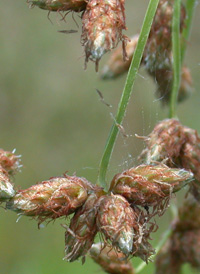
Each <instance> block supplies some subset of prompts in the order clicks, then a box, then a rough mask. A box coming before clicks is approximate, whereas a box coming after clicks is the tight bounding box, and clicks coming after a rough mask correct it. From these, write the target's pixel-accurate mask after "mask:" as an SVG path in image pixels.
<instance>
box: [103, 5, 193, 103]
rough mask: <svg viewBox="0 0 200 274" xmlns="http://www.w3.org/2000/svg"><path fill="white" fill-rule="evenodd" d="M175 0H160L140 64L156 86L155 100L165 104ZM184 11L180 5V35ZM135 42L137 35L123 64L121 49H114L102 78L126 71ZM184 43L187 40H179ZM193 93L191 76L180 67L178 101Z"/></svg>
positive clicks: (170, 74) (170, 79)
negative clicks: (157, 99)
mask: <svg viewBox="0 0 200 274" xmlns="http://www.w3.org/2000/svg"><path fill="white" fill-rule="evenodd" d="M173 7H174V0H161V1H160V2H159V5H158V9H157V12H156V15H155V18H154V21H153V24H152V27H151V31H150V34H149V38H148V40H147V44H146V47H145V50H144V54H143V58H142V62H141V65H143V66H144V67H145V69H146V71H147V72H148V73H149V75H150V76H151V77H152V78H153V79H154V81H155V83H156V85H157V97H158V98H159V99H161V102H162V103H168V102H169V99H170V94H171V90H172V83H173V69H172V65H173V56H172V17H173ZM185 18H186V11H185V7H184V6H183V5H182V6H181V18H180V32H181V33H182V31H183V29H184V26H185V23H184V22H185ZM137 42H138V35H135V36H133V38H132V39H131V41H129V42H127V52H128V58H127V59H128V60H126V61H123V60H122V58H121V57H120V56H122V52H123V50H122V48H120V47H119V48H117V49H116V50H115V51H113V53H112V54H111V56H110V58H109V60H108V62H107V64H106V65H105V66H104V68H103V70H102V74H101V77H102V79H111V78H115V77H118V76H119V75H121V74H122V73H124V72H126V71H128V69H129V66H130V63H131V59H132V57H133V54H134V52H135V48H136V45H137ZM181 42H182V43H185V42H186V41H181ZM191 92H192V77H191V74H190V70H189V69H188V68H187V67H186V66H183V67H182V71H181V85H180V88H179V93H178V101H179V102H181V101H183V100H184V99H186V98H187V97H188V96H189V94H190V93H191Z"/></svg>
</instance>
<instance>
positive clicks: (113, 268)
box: [90, 243, 135, 274]
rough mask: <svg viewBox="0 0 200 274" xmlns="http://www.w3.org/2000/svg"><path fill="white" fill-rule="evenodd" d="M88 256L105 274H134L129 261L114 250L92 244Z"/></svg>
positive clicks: (100, 244)
mask: <svg viewBox="0 0 200 274" xmlns="http://www.w3.org/2000/svg"><path fill="white" fill-rule="evenodd" d="M90 256H91V257H92V259H93V260H94V261H95V262H96V263H97V264H99V265H100V266H101V267H102V269H103V270H104V271H105V272H106V273H110V274H134V273H135V271H134V269H133V266H132V264H131V262H130V261H128V260H127V258H126V257H125V256H124V254H123V253H121V252H118V251H117V250H116V249H114V248H110V247H109V246H104V245H103V244H102V243H97V244H93V245H92V247H91V249H90Z"/></svg>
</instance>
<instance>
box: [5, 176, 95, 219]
mask: <svg viewBox="0 0 200 274" xmlns="http://www.w3.org/2000/svg"><path fill="white" fill-rule="evenodd" d="M93 188H94V187H93V186H92V184H90V183H89V182H88V181H87V180H86V179H84V178H79V177H76V176H68V175H65V176H64V177H53V178H51V179H49V180H48V181H43V182H42V183H38V184H37V185H33V186H31V187H30V188H28V189H25V190H19V191H18V193H17V194H16V195H15V196H14V197H13V198H12V199H11V200H10V201H9V202H8V203H7V205H6V207H7V208H8V209H11V210H13V211H15V212H17V213H19V214H20V215H27V216H33V217H36V218H37V219H38V220H39V222H42V221H44V220H45V219H48V218H50V219H56V218H58V217H62V216H67V215H68V214H70V213H72V212H74V211H75V210H76V209H77V208H79V207H80V206H82V205H83V203H84V202H85V201H86V199H87V197H88V191H90V190H92V189H93Z"/></svg>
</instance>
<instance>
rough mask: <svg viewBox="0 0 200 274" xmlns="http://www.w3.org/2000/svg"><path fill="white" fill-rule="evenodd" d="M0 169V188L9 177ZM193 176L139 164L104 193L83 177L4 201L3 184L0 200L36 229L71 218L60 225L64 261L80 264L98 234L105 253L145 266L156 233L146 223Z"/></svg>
mask: <svg viewBox="0 0 200 274" xmlns="http://www.w3.org/2000/svg"><path fill="white" fill-rule="evenodd" d="M187 133H188V132H187ZM4 154H6V153H4V151H2V155H4ZM7 154H8V155H9V157H10V158H8V159H7V158H5V157H3V156H2V159H3V160H2V165H4V166H5V167H7V170H8V171H10V170H12V172H13V171H14V170H15V169H16V168H18V166H17V165H16V161H15V160H14V159H15V156H14V155H13V154H9V153H7ZM16 159H18V158H16ZM11 163H12V164H11ZM1 169H2V175H1V177H2V179H1V180H2V182H3V183H4V185H5V182H6V183H7V181H6V179H7V180H8V178H9V177H8V172H7V170H6V169H3V167H2V168H1ZM3 176H4V177H5V178H4V177H3ZM6 176H7V177H6ZM192 176H193V174H192V173H191V172H190V171H186V170H184V169H178V168H169V167H167V166H165V165H164V164H157V165H152V164H151V165H146V164H143V165H140V166H138V167H133V168H130V169H129V170H126V171H124V172H122V173H119V174H117V175H115V176H114V178H113V180H112V182H111V185H110V189H109V191H108V192H105V191H104V190H103V189H102V188H101V187H99V186H97V185H93V184H91V183H90V182H88V181H87V180H86V179H85V178H81V177H77V176H69V175H67V174H64V176H62V177H52V178H50V179H49V180H46V181H43V182H41V183H38V184H36V185H33V186H31V187H29V188H28V189H25V190H18V191H14V189H13V187H12V191H10V195H9V196H6V197H5V189H4V185H3V184H2V185H1V192H0V193H1V195H2V197H3V198H2V199H1V200H2V201H4V199H5V198H6V200H5V202H6V209H10V210H12V211H14V212H16V213H17V214H18V215H24V216H30V217H32V218H35V219H36V220H38V223H39V224H40V223H41V222H43V221H51V220H54V219H56V218H59V217H67V216H69V215H71V214H72V213H74V215H73V217H72V218H71V220H70V224H69V226H68V225H63V227H64V228H65V229H66V232H65V259H66V260H67V261H69V262H73V261H75V260H77V259H79V258H80V257H82V258H83V259H84V257H85V255H86V254H87V253H88V251H89V250H90V248H91V246H92V245H93V244H94V241H95V236H96V235H97V233H99V234H100V235H101V238H102V240H103V243H102V244H103V246H104V247H105V248H107V247H108V248H110V249H114V250H115V252H116V253H120V254H123V256H124V257H126V258H128V257H133V256H136V257H140V258H141V259H142V260H144V261H146V262H148V260H149V258H150V257H151V255H153V254H154V253H155V251H154V248H153V247H152V246H151V244H150V243H149V240H150V234H151V233H152V232H153V231H154V230H155V229H156V228H157V225H156V224H155V223H152V221H151V218H152V217H153V216H155V215H156V214H158V215H159V216H160V215H161V214H163V213H164V210H165V209H166V207H167V205H168V202H169V199H170V198H171V195H172V193H174V192H176V191H179V190H180V189H181V188H183V187H184V186H185V185H186V184H188V183H189V182H190V181H191V179H192ZM3 180H4V181H3ZM11 186H12V185H11ZM10 188H11V187H10ZM11 192H12V193H11ZM3 194H4V196H3ZM150 209H152V212H151V210H150ZM113 273H114V272H113Z"/></svg>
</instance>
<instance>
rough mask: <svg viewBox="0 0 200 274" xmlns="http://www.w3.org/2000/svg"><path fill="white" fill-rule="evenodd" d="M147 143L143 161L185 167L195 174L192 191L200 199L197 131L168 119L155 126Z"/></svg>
mask: <svg viewBox="0 0 200 274" xmlns="http://www.w3.org/2000/svg"><path fill="white" fill-rule="evenodd" d="M146 145H147V148H146V149H145V150H144V151H143V152H142V154H141V156H140V159H142V161H145V162H147V163H155V162H156V161H157V162H162V161H164V162H165V163H166V164H167V165H168V166H171V167H179V168H184V169H186V170H189V171H191V172H192V173H193V174H194V178H195V180H194V181H193V182H192V183H191V188H190V191H191V193H193V195H194V197H195V198H196V199H197V200H198V201H200V137H199V135H198V133H197V131H196V130H194V129H191V128H188V127H186V126H183V125H182V124H181V123H180V122H179V121H178V120H176V119H166V120H163V121H161V122H159V123H158V124H157V125H156V126H155V128H154V129H153V131H152V133H151V134H150V135H149V136H148V137H147V139H146Z"/></svg>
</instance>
